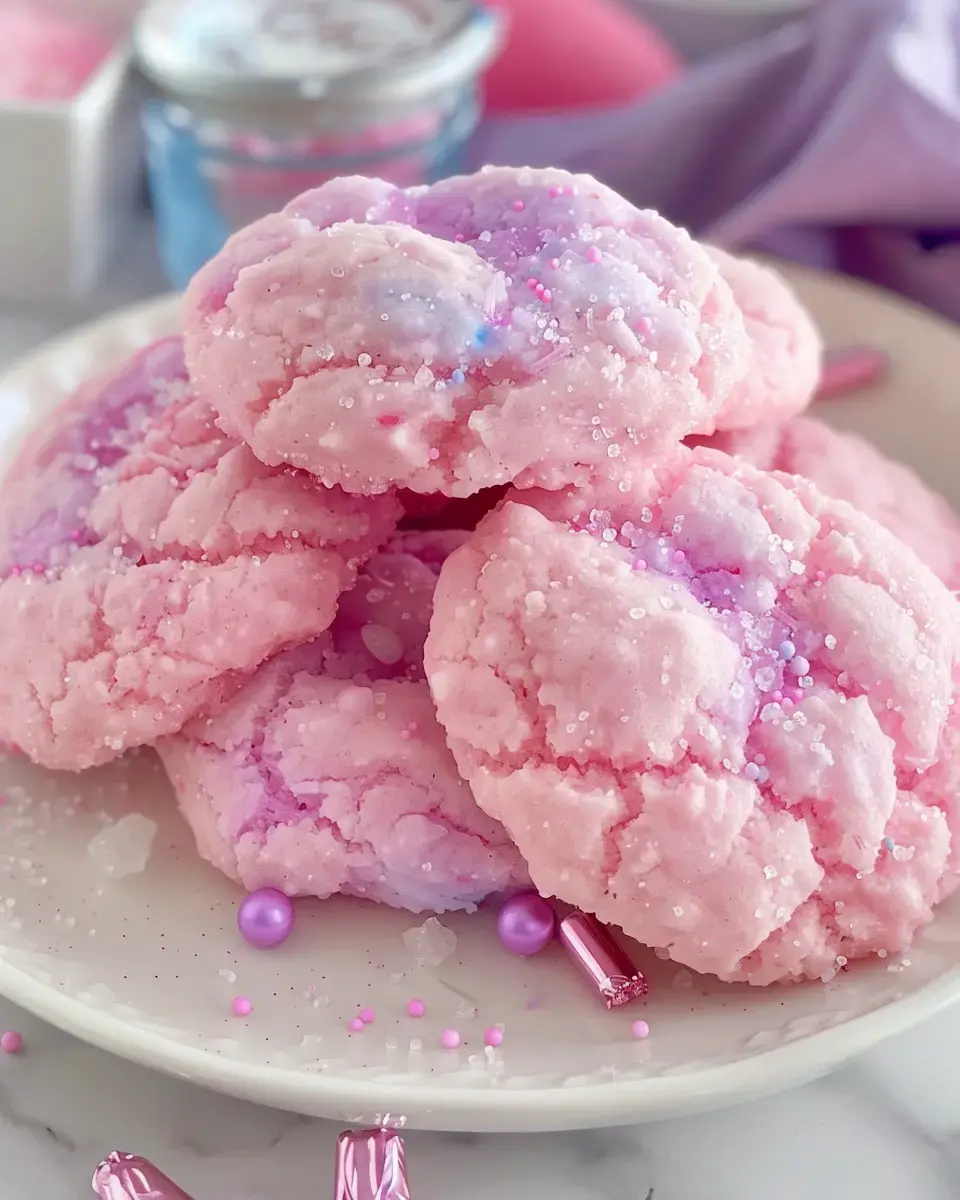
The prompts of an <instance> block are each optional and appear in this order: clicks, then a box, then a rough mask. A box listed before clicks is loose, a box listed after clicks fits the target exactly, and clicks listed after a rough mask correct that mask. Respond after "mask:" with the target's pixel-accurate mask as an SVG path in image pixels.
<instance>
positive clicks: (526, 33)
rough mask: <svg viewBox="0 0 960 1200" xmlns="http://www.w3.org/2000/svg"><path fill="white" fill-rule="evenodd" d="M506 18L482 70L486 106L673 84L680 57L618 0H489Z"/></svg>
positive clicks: (513, 109)
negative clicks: (498, 47)
mask: <svg viewBox="0 0 960 1200" xmlns="http://www.w3.org/2000/svg"><path fill="white" fill-rule="evenodd" d="M489 7H491V8H497V9H501V10H502V11H503V12H504V13H505V14H506V16H507V20H508V22H509V27H508V34H507V42H506V46H505V48H504V50H503V51H502V53H501V55H500V57H499V58H498V59H497V60H496V62H495V63H494V64H493V66H492V67H491V69H490V70H489V71H488V73H487V108H488V110H489V111H490V112H491V113H524V112H526V113H534V112H561V111H569V110H571V109H578V108H591V107H602V106H604V105H606V106H615V105H619V104H628V103H630V102H631V101H633V100H638V99H640V97H641V96H644V95H646V94H647V93H648V92H652V91H655V90H656V89H657V88H660V87H663V86H664V84H667V83H670V82H671V81H672V80H673V79H675V78H676V77H677V76H678V75H679V74H680V72H681V64H680V60H679V58H678V57H677V55H676V54H675V53H674V51H673V50H672V49H671V48H670V47H669V46H668V45H667V44H666V42H664V41H663V39H662V38H661V37H660V35H659V34H658V33H656V32H654V30H653V29H652V28H651V27H650V26H649V25H646V24H645V23H644V22H643V21H641V20H639V19H638V18H637V17H636V16H635V15H633V14H632V13H630V12H629V11H628V10H627V9H626V8H624V7H623V5H622V4H619V3H616V0H490V2H489Z"/></svg>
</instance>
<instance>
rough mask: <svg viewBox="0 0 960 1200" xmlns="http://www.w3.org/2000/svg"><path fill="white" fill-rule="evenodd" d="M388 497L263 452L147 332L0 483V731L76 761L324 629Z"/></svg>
mask: <svg viewBox="0 0 960 1200" xmlns="http://www.w3.org/2000/svg"><path fill="white" fill-rule="evenodd" d="M398 516H399V505H398V503H397V502H396V500H395V497H393V496H392V495H389V496H384V497H381V498H379V499H374V500H369V499H368V500H360V499H358V498H356V497H351V496H347V495H346V494H345V493H343V492H340V491H327V490H324V489H322V488H319V487H318V486H317V485H316V483H315V481H314V480H313V479H312V478H311V477H310V476H308V475H305V474H303V473H301V472H296V471H292V470H290V469H289V468H285V469H282V470H276V469H273V468H268V467H264V465H263V464H262V463H260V462H259V461H258V460H257V459H256V458H254V456H253V455H252V454H251V453H250V451H249V450H248V449H247V447H245V446H243V445H240V444H238V443H236V442H234V441H232V440H231V439H230V438H228V437H226V436H225V435H224V434H222V433H221V432H220V431H219V430H218V429H217V427H216V426H215V425H214V423H213V415H212V413H211V412H210V410H209V408H208V407H207V406H206V405H205V404H204V403H203V402H201V401H199V400H197V399H196V398H195V397H194V396H193V395H192V394H191V392H190V388H189V385H188V384H187V381H186V370H185V367H184V362H183V347H182V343H181V340H180V339H179V338H170V339H167V340H165V341H161V342H158V343H156V344H155V345H153V346H151V347H149V348H148V349H146V350H144V351H142V352H141V353H139V354H137V355H136V356H134V357H133V358H132V359H131V360H130V361H129V362H128V363H126V364H125V365H124V366H123V367H122V368H121V369H120V371H119V373H118V374H115V375H114V376H112V377H110V378H109V379H107V380H103V379H100V380H95V381H93V382H91V383H88V384H86V385H85V386H83V387H82V388H80V390H79V391H78V392H77V393H76V395H75V396H74V397H73V398H72V399H71V400H69V401H68V402H67V403H66V404H64V405H62V406H61V407H59V408H58V409H56V410H55V411H54V412H53V413H52V414H51V415H50V416H49V417H48V418H47V419H46V420H45V421H44V422H43V423H42V424H41V425H40V427H39V428H38V429H37V430H36V431H35V432H34V434H33V435H32V437H31V438H30V439H29V440H28V442H27V444H26V445H25V447H24V448H23V450H22V451H21V453H20V455H19V457H18V459H17V461H16V462H15V463H14V465H13V467H12V468H11V470H10V471H9V473H8V474H7V476H6V478H5V479H4V481H3V483H2V485H0V630H2V638H0V738H2V739H3V740H4V741H5V742H7V743H9V744H12V745H15V746H16V747H18V748H19V749H21V750H22V751H23V752H24V753H25V754H27V755H28V756H29V757H30V758H32V759H33V760H34V761H35V762H38V763H41V764H43V765H45V766H50V767H60V768H66V769H70V770H80V769H82V768H84V767H89V766H93V765H95V764H97V763H103V762H107V761H109V760H110V759H112V758H115V757H116V756H118V755H120V754H122V753H123V752H124V751H125V750H128V749H130V748H131V747H133V746H139V745H143V744H149V743H152V742H153V741H154V740H155V739H156V738H158V737H160V736H161V735H162V734H165V733H172V732H174V731H175V730H177V729H179V728H180V726H181V725H183V723H184V722H185V721H186V720H188V719H189V718H190V717H192V716H194V715H195V714H196V713H197V712H201V711H205V710H207V709H209V708H210V707H211V706H212V705H214V704H216V703H217V702H218V701H219V700H221V699H222V697H223V696H224V695H225V694H227V693H229V692H230V691H232V690H234V689H235V688H236V687H237V686H238V685H239V683H240V682H242V680H243V678H244V677H245V676H246V675H247V674H249V673H250V672H251V671H252V670H253V669H254V668H255V667H257V666H258V665H259V664H260V663H261V662H262V661H263V660H264V659H266V658H269V657H271V656H272V655H274V654H276V653H277V652H278V651H280V650H284V649H286V648H287V647H289V646H293V645H298V644H300V643H302V642H305V641H308V640H310V639H311V638H314V637H316V635H317V634H318V633H320V632H321V631H323V630H324V629H326V628H327V627H328V626H329V624H330V622H331V621H332V619H333V617H334V614H335V612H336V605H337V599H338V597H339V595H340V593H341V592H342V591H344V590H345V589H346V588H348V587H350V586H351V585H352V583H353V581H354V579H355V578H356V564H357V562H358V561H360V560H363V559H365V558H367V557H368V556H369V555H370V554H371V553H372V552H373V550H374V549H376V547H377V546H378V545H379V544H380V543H381V542H382V541H383V540H384V539H385V538H386V537H388V536H389V534H390V532H391V530H392V528H393V527H394V525H395V523H396V520H397V518H398Z"/></svg>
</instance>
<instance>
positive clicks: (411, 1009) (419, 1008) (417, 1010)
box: [407, 1000, 427, 1017]
mask: <svg viewBox="0 0 960 1200" xmlns="http://www.w3.org/2000/svg"><path fill="white" fill-rule="evenodd" d="M426 1011H427V1006H426V1005H425V1004H424V1002H423V1001H422V1000H411V1001H410V1003H409V1004H408V1005H407V1015H408V1016H411V1017H422V1016H423V1015H424V1014H425V1013H426Z"/></svg>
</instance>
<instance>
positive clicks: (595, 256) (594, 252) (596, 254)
mask: <svg viewBox="0 0 960 1200" xmlns="http://www.w3.org/2000/svg"><path fill="white" fill-rule="evenodd" d="M587 262H592V263H598V262H603V253H602V252H601V250H600V247H599V246H591V247H590V249H589V250H588V251H587Z"/></svg>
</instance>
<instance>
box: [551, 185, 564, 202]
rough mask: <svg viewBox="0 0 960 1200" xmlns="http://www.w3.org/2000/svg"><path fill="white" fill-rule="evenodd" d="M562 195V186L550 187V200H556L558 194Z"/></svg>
mask: <svg viewBox="0 0 960 1200" xmlns="http://www.w3.org/2000/svg"><path fill="white" fill-rule="evenodd" d="M562 195H563V188H562V187H552V188H551V189H550V199H551V200H556V198H557V197H558V196H562Z"/></svg>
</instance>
